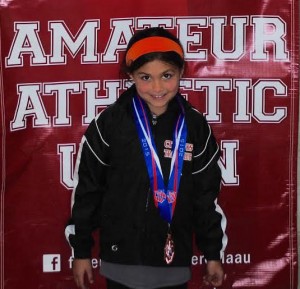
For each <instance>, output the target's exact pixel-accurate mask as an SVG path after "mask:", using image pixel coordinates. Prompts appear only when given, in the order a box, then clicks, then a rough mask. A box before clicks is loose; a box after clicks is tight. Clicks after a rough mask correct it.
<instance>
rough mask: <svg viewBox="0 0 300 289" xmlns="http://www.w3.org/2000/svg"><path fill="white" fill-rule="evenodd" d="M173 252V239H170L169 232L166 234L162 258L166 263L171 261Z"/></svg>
mask: <svg viewBox="0 0 300 289" xmlns="http://www.w3.org/2000/svg"><path fill="white" fill-rule="evenodd" d="M174 254H175V246H174V241H173V239H172V236H171V234H168V235H167V240H166V244H165V250H164V259H165V261H166V263H167V264H171V263H172V261H173V258H174Z"/></svg>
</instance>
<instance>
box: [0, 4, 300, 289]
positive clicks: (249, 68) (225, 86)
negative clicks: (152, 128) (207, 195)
mask: <svg viewBox="0 0 300 289" xmlns="http://www.w3.org/2000/svg"><path fill="white" fill-rule="evenodd" d="M298 4H299V3H298V1H296V0H294V1H292V0H290V1H282V0H265V1H261V0H253V1H242V0H222V1H221V0H215V1H205V0H189V1H183V0H180V1H177V2H176V1H175V2H174V1H171V0H166V1H158V0H152V1H148V0H147V1H137V0H128V1H119V0H111V1H109V2H108V3H104V2H103V3H101V2H100V1H95V0H85V1H83V0H77V1H71V0H64V1H57V0H51V1H50V0H49V1H47V0H44V1H38V0H31V1H27V0H26V1H25V0H14V1H11V0H10V1H9V0H4V1H3V0H2V1H0V27H1V35H0V41H1V51H0V53H1V58H0V59H1V73H0V75H1V83H0V88H1V116H2V117H1V133H2V134H1V142H2V143H1V144H2V146H1V168H2V175H1V176H2V187H1V224H0V233H1V243H0V244H1V252H0V254H1V255H0V259H1V264H0V267H1V272H0V282H1V283H0V288H1V289H3V288H6V289H19V288H21V287H23V288H24V287H25V288H49V289H50V288H57V289H58V288H59V289H60V288H62V289H70V288H75V285H74V284H73V281H72V275H71V270H70V264H71V261H72V260H71V259H70V256H71V251H70V249H69V247H68V244H67V243H66V241H65V238H64V226H65V222H66V221H67V219H68V217H69V215H70V196H71V189H72V175H73V167H74V159H75V156H76V153H77V151H78V144H79V141H80V138H81V135H82V133H83V132H84V130H85V129H86V127H87V124H88V123H89V121H90V120H91V119H92V118H93V117H94V116H95V114H96V113H97V112H99V111H100V110H101V109H102V108H103V107H106V106H107V105H108V104H110V103H112V102H114V101H115V100H116V98H117V97H118V96H119V94H120V93H121V92H122V91H123V90H124V89H125V87H126V83H125V82H124V81H123V80H121V79H120V74H119V63H120V61H121V59H122V56H123V53H124V49H125V47H126V44H127V42H128V40H129V38H130V37H131V35H132V33H133V32H134V31H135V30H137V29H142V28H143V27H148V26H156V25H162V26H164V27H166V28H168V29H170V30H172V31H174V33H175V34H177V35H178V36H179V37H180V39H181V41H182V43H183V46H184V49H185V54H186V59H187V71H186V74H185V76H184V78H183V79H182V83H181V87H182V93H183V94H185V95H186V96H187V98H188V99H189V100H190V101H191V102H192V104H193V105H195V106H196V107H197V108H198V109H199V110H200V111H202V112H203V113H204V114H205V115H206V117H207V119H208V121H209V122H210V123H211V125H212V127H213V130H214V132H215V135H216V137H217V139H218V141H219V143H220V146H221V149H222V159H221V161H220V165H221V167H222V173H223V188H222V193H221V195H220V199H219V203H220V205H221V206H222V208H223V210H224V211H225V214H226V217H227V234H228V247H227V250H226V253H225V255H224V258H223V263H224V266H225V268H226V272H227V274H228V278H227V281H226V282H225V284H224V286H223V288H265V289H267V288H270V289H271V288H272V289H283V288H284V289H287V288H290V289H291V288H294V289H295V288H296V287H297V243H296V227H297V226H296V197H297V195H296V160H297V155H296V154H297V151H296V148H297V129H298V125H297V124H298V109H299V104H298V103H299V99H298V95H299V89H298V53H299V47H298V43H299V35H298ZM94 256H95V260H94V267H95V274H96V275H98V274H97V271H98V269H99V263H98V261H97V259H96V258H97V251H96V250H95V252H94ZM191 261H192V266H193V279H192V281H191V282H190V288H195V289H196V288H199V287H200V284H201V280H202V274H203V268H204V266H202V264H203V263H204V260H203V258H202V255H201V253H200V252H197V251H196V250H195V255H194V256H193V259H192V260H191ZM103 284H104V283H103V279H102V278H101V277H99V276H97V278H96V284H95V285H93V286H92V288H100V287H101V286H102V285H103Z"/></svg>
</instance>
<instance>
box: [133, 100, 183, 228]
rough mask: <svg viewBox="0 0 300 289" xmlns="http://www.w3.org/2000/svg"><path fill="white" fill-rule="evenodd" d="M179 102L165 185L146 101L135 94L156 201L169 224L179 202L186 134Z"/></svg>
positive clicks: (136, 122) (140, 134)
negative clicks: (178, 112) (178, 194)
mask: <svg viewBox="0 0 300 289" xmlns="http://www.w3.org/2000/svg"><path fill="white" fill-rule="evenodd" d="M178 102H179V105H180V107H181V113H180V114H179V116H178V119H177V121H176V125H175V128H174V132H173V143H172V159H171V166H170V174H169V180H168V184H167V186H165V183H164V178H163V173H162V169H161V164H160V160H159V157H158V154H157V149H156V146H155V142H154V138H153V134H152V132H151V127H150V123H149V120H148V117H147V114H146V109H145V108H146V104H145V102H144V101H143V100H142V99H141V98H140V97H139V96H135V97H134V98H133V110H134V120H135V124H136V127H137V131H138V135H139V139H140V143H141V147H142V151H143V154H144V158H145V162H146V167H147V170H148V175H149V179H150V185H151V189H152V192H153V197H154V203H155V206H156V207H157V208H158V209H159V212H160V215H161V217H162V218H163V219H164V220H166V221H167V222H168V223H169V224H170V223H171V221H172V217H173V213H174V209H175V206H176V200H177V193H178V188H179V184H180V177H181V172H182V167H183V159H184V153H185V144H186V137H187V127H186V122H185V116H184V109H183V107H182V104H181V102H180V100H179V99H178Z"/></svg>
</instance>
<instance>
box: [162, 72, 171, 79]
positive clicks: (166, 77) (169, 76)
mask: <svg viewBox="0 0 300 289" xmlns="http://www.w3.org/2000/svg"><path fill="white" fill-rule="evenodd" d="M172 76H173V74H172V73H165V74H164V75H163V78H164V79H170V78H172Z"/></svg>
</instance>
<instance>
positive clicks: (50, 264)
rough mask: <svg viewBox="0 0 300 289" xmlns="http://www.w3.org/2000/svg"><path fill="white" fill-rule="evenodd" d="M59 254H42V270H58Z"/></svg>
mask: <svg viewBox="0 0 300 289" xmlns="http://www.w3.org/2000/svg"><path fill="white" fill-rule="evenodd" d="M60 270H61V268H60V254H44V255H43V272H60Z"/></svg>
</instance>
